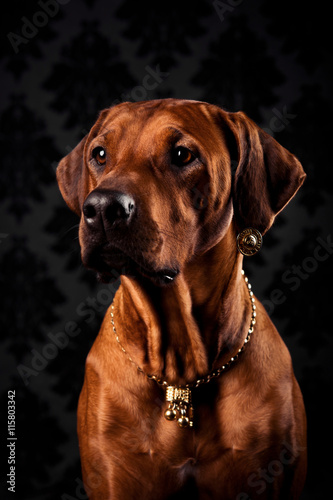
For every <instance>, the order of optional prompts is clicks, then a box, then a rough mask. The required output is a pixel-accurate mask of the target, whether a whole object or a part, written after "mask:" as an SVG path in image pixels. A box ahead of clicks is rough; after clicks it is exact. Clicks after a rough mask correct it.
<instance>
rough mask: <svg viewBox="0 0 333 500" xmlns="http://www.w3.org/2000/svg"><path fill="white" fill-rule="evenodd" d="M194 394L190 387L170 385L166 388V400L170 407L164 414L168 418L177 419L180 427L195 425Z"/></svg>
mask: <svg viewBox="0 0 333 500" xmlns="http://www.w3.org/2000/svg"><path fill="white" fill-rule="evenodd" d="M191 399H192V394H191V390H190V389H189V387H174V386H172V385H169V386H168V387H167V390H166V400H167V401H168V402H169V407H168V409H167V410H166V411H165V413H164V416H165V418H166V419H167V420H176V418H177V417H178V419H177V422H178V425H179V427H187V426H190V427H193V406H192V404H191Z"/></svg>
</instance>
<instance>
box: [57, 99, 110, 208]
mask: <svg viewBox="0 0 333 500" xmlns="http://www.w3.org/2000/svg"><path fill="white" fill-rule="evenodd" d="M108 112H109V109H104V110H103V111H102V112H101V113H100V114H99V118H98V120H97V122H96V123H95V125H94V126H93V127H92V129H91V130H90V132H89V134H87V135H86V136H85V137H84V138H83V139H82V140H81V142H79V144H78V145H77V146H76V147H75V148H74V149H73V150H72V151H71V152H70V153H69V154H68V155H67V156H65V157H64V158H63V159H62V160H60V163H59V165H58V167H57V181H58V185H59V189H60V192H61V194H62V197H63V198H64V200H65V202H66V203H67V205H68V206H69V208H70V209H71V210H73V212H75V213H76V214H77V215H79V216H80V215H81V207H82V205H83V202H84V200H85V198H86V196H87V195H88V192H89V185H90V184H91V182H92V179H91V178H90V175H89V170H88V168H87V167H86V165H85V147H86V144H88V142H89V141H90V140H91V139H93V138H94V137H96V136H97V134H98V133H99V132H100V130H101V128H102V127H103V123H104V120H105V118H106V115H107V114H108Z"/></svg>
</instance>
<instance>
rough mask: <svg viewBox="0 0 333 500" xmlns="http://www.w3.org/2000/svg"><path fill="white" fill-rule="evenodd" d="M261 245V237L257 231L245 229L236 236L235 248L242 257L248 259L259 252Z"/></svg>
mask: <svg viewBox="0 0 333 500" xmlns="http://www.w3.org/2000/svg"><path fill="white" fill-rule="evenodd" d="M261 244H262V236H261V233H260V232H259V231H258V229H253V228H252V227H247V228H246V229H244V230H243V231H241V232H240V233H239V234H238V236H237V248H238V250H239V251H240V253H242V254H243V255H246V256H247V257H250V256H251V255H254V254H255V253H257V252H259V250H260V248H261Z"/></svg>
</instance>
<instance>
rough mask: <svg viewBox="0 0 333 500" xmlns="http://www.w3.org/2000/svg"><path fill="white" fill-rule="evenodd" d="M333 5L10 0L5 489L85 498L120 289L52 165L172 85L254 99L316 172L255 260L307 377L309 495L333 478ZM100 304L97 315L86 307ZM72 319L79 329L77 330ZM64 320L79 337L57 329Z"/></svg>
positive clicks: (2, 60) (5, 42) (271, 308)
mask: <svg viewBox="0 0 333 500" xmlns="http://www.w3.org/2000/svg"><path fill="white" fill-rule="evenodd" d="M43 5H44V7H43ZM330 17H331V16H330V11H327V10H326V9H325V7H323V4H320V5H319V4H318V5H317V4H313V3H312V4H311V3H308V4H305V3H304V2H290V1H287V0H280V1H279V2H271V1H269V0H253V1H251V0H248V1H247V0H225V1H224V2H222V1H220V2H216V1H197V2H194V1H193V2H187V1H184V2H182V1H181V0H177V1H176V0H168V1H165V0H160V1H158V2H155V4H151V3H147V2H142V1H136V0H125V1H119V0H118V1H112V2H111V1H109V2H108V1H107V0H85V1H83V0H82V1H75V0H62V1H61V2H60V0H59V3H58V2H56V0H48V1H47V0H45V1H43V0H41V1H40V2H36V1H30V2H26V1H24V0H12V1H11V2H10V3H6V13H4V12H2V46H1V54H0V64H1V114H0V122H1V135H0V137H1V139H0V140H1V171H0V182H1V185H0V198H1V204H0V210H1V225H0V265H1V277H0V281H1V312H0V315H1V344H0V345H1V358H0V370H1V389H2V390H1V399H0V415H1V428H0V433H1V436H2V440H1V454H2V455H3V457H4V459H5V462H4V464H3V466H2V467H1V469H0V470H1V487H2V488H3V490H4V492H5V493H4V496H2V498H19V499H34V500H40V499H41V500H42V499H43V500H51V499H52V500H53V499H65V500H66V499H67V500H68V499H73V498H75V499H81V498H86V495H85V493H84V491H83V490H82V487H81V484H82V483H81V482H80V481H81V479H80V478H81V475H80V464H79V455H78V447H77V438H76V404H77V399H78V395H79V391H80V387H81V385H82V378H83V370H84V360H85V357H86V355H87V353H88V350H89V348H90V345H91V343H92V341H93V340H94V338H95V336H96V334H97V332H98V327H99V324H100V321H101V318H102V315H103V311H104V310H105V308H106V305H107V302H109V301H110V298H111V292H110V290H109V289H105V285H104V286H102V285H97V284H96V280H95V276H94V275H93V274H90V273H89V272H88V271H85V270H84V269H83V267H82V265H81V262H80V253H79V246H78V240H77V228H78V219H77V217H76V216H75V215H73V214H72V213H71V212H70V211H69V210H68V209H67V207H66V206H65V204H64V202H63V200H62V198H61V196H60V193H59V191H58V188H57V184H56V180H55V167H56V165H57V162H58V161H59V159H60V158H61V157H62V156H64V155H66V154H67V153H68V152H69V151H70V150H71V149H72V148H73V147H75V145H76V144H77V142H78V141H79V140H80V138H81V137H82V136H83V135H85V133H86V131H87V130H88V129H89V127H90V126H91V125H92V124H93V122H94V121H95V119H96V116H97V112H98V111H99V110H101V109H103V108H105V107H109V106H110V105H111V104H113V103H114V102H117V101H123V100H131V101H137V100H144V99H153V98H159V97H180V98H188V99H200V100H207V101H209V102H212V103H215V104H218V105H221V106H223V107H225V108H226V109H228V110H230V111H237V110H243V111H245V112H246V113H247V114H248V115H249V116H250V117H251V118H252V119H254V120H255V121H257V123H258V124H259V125H260V126H261V127H263V128H264V129H265V130H267V131H268V132H269V133H271V135H273V136H274V137H275V138H276V139H277V140H278V141H279V142H280V143H281V144H283V145H284V146H285V147H286V148H288V149H289V150H290V151H292V152H293V153H294V154H296V155H297V156H298V158H299V159H300V160H301V162H302V164H303V166H304V169H305V171H306V172H307V174H308V178H307V181H306V183H305V185H304V186H303V188H302V189H301V191H300V192H299V193H298V195H297V196H296V198H295V199H294V200H293V201H292V202H291V203H290V205H288V207H287V208H286V209H285V210H284V211H283V213H282V214H281V215H280V216H279V217H278V218H277V220H276V223H275V225H274V226H273V228H272V229H271V231H270V232H269V233H268V234H267V235H266V236H265V238H264V245H263V249H262V250H261V252H260V253H259V254H258V255H257V256H256V257H253V258H252V259H247V260H246V261H245V264H244V266H245V269H246V271H247V273H248V275H249V276H250V279H251V283H252V286H253V289H254V291H255V293H256V295H257V297H258V298H259V299H260V300H262V302H263V303H264V304H265V306H266V309H267V311H268V312H269V314H270V316H271V317H272V319H273V321H274V323H275V324H276V326H277V327H278V329H279V331H280V333H281V335H282V337H283V338H284V340H285V342H286V343H287V345H288V347H289V349H290V351H291V354H292V358H293V362H294V369H295V373H296V376H297V378H298V380H299V383H300V385H301V389H302V392H303V395H304V399H305V404H306V409H307V415H308V424H309V473H308V480H307V484H306V488H305V490H304V494H303V497H302V498H303V499H304V500H308V499H318V498H326V497H327V496H328V495H330V494H331V490H330V482H331V481H330V480H331V478H330V476H331V473H330V467H329V461H330V444H329V442H330V440H331V432H330V425H329V424H330V420H331V419H330V412H329V404H330V395H331V393H332V369H331V361H330V360H331V348H332V336H331V324H332V320H331V316H332V307H331V300H330V299H331V298H332V297H331V294H330V291H331V287H330V286H329V285H330V277H331V275H332V261H333V257H332V253H333V248H331V243H332V238H333V237H332V224H331V220H332V189H333V183H332V180H333V179H332V163H331V156H330V149H331V141H332V139H331V130H332V127H331V116H332V100H331V95H332V67H331V57H332V56H331V54H330V52H329V47H330V45H329V40H330V29H331V28H330V25H329V20H330ZM148 74H150V75H155V76H150V78H148V77H147V75H148ZM154 83H156V85H153V84H154ZM147 86H149V88H147ZM151 87H154V88H151ZM87 309H89V310H90V314H89V316H88V315H87V314H86V315H83V314H82V311H83V310H85V311H86V310H87ZM97 309H98V310H97ZM80 311H81V312H80ZM73 327H75V332H76V333H78V332H79V333H78V334H77V335H76V336H75V337H72V338H70V337H69V335H68V333H70V330H71V328H73ZM66 331H67V333H66ZM59 332H62V334H60V335H58V336H57V334H58V333H59ZM50 334H51V335H50ZM52 335H53V337H52ZM54 336H56V337H54ZM54 338H58V339H59V338H62V339H63V342H64V343H66V341H67V342H68V344H67V345H62V346H61V347H60V344H59V345H58V347H57V346H56V345H55V342H54V340H52V339H54ZM36 353H38V354H36ZM18 368H19V369H18ZM29 370H31V371H30V372H29ZM32 370H34V371H32ZM22 374H25V376H24V375H23V376H22ZM8 390H15V391H16V436H17V441H16V493H15V494H14V493H9V492H8V491H7V486H8V485H6V480H7V478H6V474H7V473H8V468H9V466H8V464H7V463H6V461H7V456H8V449H7V448H6V438H7V424H6V415H7V391H8Z"/></svg>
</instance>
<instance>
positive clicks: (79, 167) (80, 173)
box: [57, 135, 88, 215]
mask: <svg viewBox="0 0 333 500" xmlns="http://www.w3.org/2000/svg"><path fill="white" fill-rule="evenodd" d="M87 138H88V135H86V136H85V137H84V138H83V139H82V140H81V141H80V142H79V144H78V145H77V146H76V147H75V148H74V149H73V150H72V151H71V152H70V153H69V154H68V155H67V156H65V157H64V158H63V159H62V160H60V163H59V165H58V167H57V181H58V185H59V189H60V192H61V194H62V197H63V199H64V200H65V202H66V203H67V205H68V206H69V208H70V209H71V210H73V212H75V213H76V214H77V215H80V214H81V206H82V200H81V199H80V197H81V196H82V194H83V192H84V189H83V188H84V180H85V179H84V178H85V176H86V175H87V172H86V169H85V166H84V147H85V144H86V141H87Z"/></svg>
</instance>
